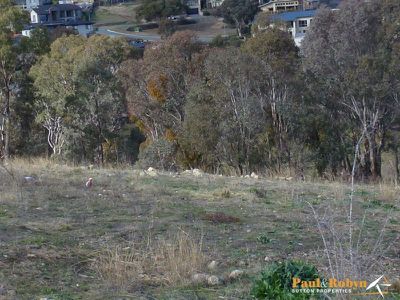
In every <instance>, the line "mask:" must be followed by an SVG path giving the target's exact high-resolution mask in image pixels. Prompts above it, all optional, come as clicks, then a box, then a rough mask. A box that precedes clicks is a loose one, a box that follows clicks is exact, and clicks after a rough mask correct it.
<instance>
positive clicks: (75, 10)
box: [22, 3, 93, 37]
mask: <svg viewBox="0 0 400 300" xmlns="http://www.w3.org/2000/svg"><path fill="white" fill-rule="evenodd" d="M30 18H31V23H30V24H29V25H28V26H26V28H25V29H24V30H23V31H22V34H23V35H24V36H28V37H29V36H30V34H31V33H30V32H31V30H33V29H34V28H36V27H40V26H42V27H47V28H48V29H50V30H51V29H54V28H57V27H64V28H67V29H75V30H76V31H77V32H78V33H79V34H80V35H83V36H88V35H90V34H91V33H92V32H93V22H90V21H85V20H84V19H83V15H82V9H81V7H79V6H78V5H75V4H70V3H63V4H51V5H39V6H37V7H35V8H33V9H32V10H31V12H30Z"/></svg>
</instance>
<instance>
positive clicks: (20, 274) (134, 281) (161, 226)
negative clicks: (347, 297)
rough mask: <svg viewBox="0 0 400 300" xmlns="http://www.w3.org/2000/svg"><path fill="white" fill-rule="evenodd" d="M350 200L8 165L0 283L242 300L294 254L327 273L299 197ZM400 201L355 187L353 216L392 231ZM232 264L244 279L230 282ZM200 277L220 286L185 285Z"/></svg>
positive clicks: (73, 293)
mask: <svg viewBox="0 0 400 300" xmlns="http://www.w3.org/2000/svg"><path fill="white" fill-rule="evenodd" d="M26 176H31V177H33V180H31V179H24V177H26ZM89 177H92V178H93V180H94V185H93V187H92V189H90V190H88V189H86V188H85V186H84V184H85V181H86V180H87V178H89ZM348 193H349V189H348V187H346V186H344V185H342V184H339V183H304V182H287V181H275V180H267V179H260V180H255V179H245V178H231V177H221V176H211V175H210V176H208V175H207V176H203V177H193V176H190V175H183V174H181V175H179V174H167V173H165V174H159V175H158V176H155V177H151V176H148V175H142V176H140V175H139V172H137V171H134V170H132V169H88V168H85V167H70V166H66V165H57V164H54V163H51V162H49V161H45V160H39V161H35V162H26V161H15V162H12V163H11V164H10V165H8V166H7V167H6V169H5V168H3V167H1V166H0V287H2V293H3V295H5V297H6V299H8V298H10V299H13V298H17V299H33V298H35V299H37V298H40V297H47V298H51V299H117V298H118V299H121V298H124V297H125V298H126V299H129V298H131V299H218V298H219V297H220V299H248V298H249V290H250V287H251V282H252V280H253V278H254V277H255V276H256V275H257V274H258V273H259V271H260V270H261V269H262V268H264V267H265V266H266V265H267V264H269V263H270V262H272V261H280V260H283V259H286V258H288V257H289V258H298V259H303V260H307V261H309V262H312V263H314V264H316V265H317V266H318V267H319V268H320V269H321V270H322V271H324V270H325V267H326V264H325V263H324V261H323V259H322V258H321V257H320V255H316V254H315V251H318V250H319V249H321V247H322V243H321V238H320V236H319V233H318V229H317V227H316V226H315V220H314V217H313V215H312V213H311V212H310V209H309V208H308V206H307V204H306V203H305V201H309V202H311V203H312V204H313V205H315V207H316V208H319V207H323V205H325V204H344V205H345V204H346V203H347V200H346V199H347V195H348ZM397 197H398V192H397V190H395V189H394V188H393V187H379V186H358V187H357V193H356V203H355V215H359V216H361V215H362V214H363V212H364V210H365V208H366V207H367V209H368V210H369V212H370V213H368V220H367V226H368V227H367V228H369V229H376V230H378V232H379V226H380V223H381V221H382V220H384V219H385V217H386V215H387V212H388V210H389V209H390V210H391V214H392V215H391V216H390V219H389V222H388V225H387V232H388V236H389V237H391V236H395V235H396V234H398V232H399V230H400V224H399V222H398V220H399V216H400V213H399V207H398V202H397ZM371 231H373V230H371ZM399 246H400V245H399V244H398V243H397V244H396V245H395V247H393V249H394V250H393V251H391V252H389V253H388V254H387V255H386V257H385V258H382V260H383V261H382V264H383V265H387V266H390V267H388V268H387V272H386V275H387V276H390V275H398V274H399V271H400V267H399V265H400V264H399V262H400V259H399V253H398V249H399ZM396 249H397V250H396ZM396 251H397V252H396ZM213 260H215V261H217V263H218V265H217V267H216V269H214V270H211V271H210V270H208V269H207V264H208V263H209V262H211V261H213ZM234 269H242V270H244V271H245V276H243V277H242V278H241V279H239V280H238V281H233V282H230V281H229V280H227V275H228V274H229V272H230V271H232V270H234ZM202 272H207V273H209V274H214V275H217V276H219V277H220V278H222V279H225V280H223V283H222V284H221V285H217V286H207V285H204V284H199V285H195V284H192V283H191V280H190V274H193V275H194V274H195V273H202ZM121 274H122V275H121ZM0 297H1V296H0Z"/></svg>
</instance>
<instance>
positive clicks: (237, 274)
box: [229, 270, 244, 280]
mask: <svg viewBox="0 0 400 300" xmlns="http://www.w3.org/2000/svg"><path fill="white" fill-rule="evenodd" d="M243 273H244V272H243V271H242V270H234V271H232V272H231V273H230V274H229V279H231V280H235V279H238V278H239V277H240V276H242V275H243Z"/></svg>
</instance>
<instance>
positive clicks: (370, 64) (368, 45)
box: [302, 0, 400, 179]
mask: <svg viewBox="0 0 400 300" xmlns="http://www.w3.org/2000/svg"><path fill="white" fill-rule="evenodd" d="M399 15H400V6H399V4H398V1H395V0H385V1H377V0H374V1H361V2H360V1H357V0H349V1H345V2H343V3H342V5H341V6H340V9H339V10H337V11H330V10H328V9H322V10H320V12H319V13H318V14H317V16H316V18H315V19H314V21H313V23H312V26H311V29H310V32H309V33H308V34H307V35H306V38H305V40H304V41H303V47H302V53H303V56H304V68H305V70H306V72H307V73H308V74H310V75H311V77H310V78H311V80H312V81H313V82H314V84H313V85H312V86H313V87H314V88H315V97H317V98H318V99H320V100H321V101H320V103H321V105H323V106H324V108H325V109H326V110H329V111H331V114H332V115H334V116H337V117H335V118H334V119H336V122H338V125H339V122H346V124H347V126H346V127H347V131H345V132H344V133H345V134H346V135H345V134H342V135H341V138H342V139H350V140H351V141H352V142H353V145H354V146H356V148H357V149H358V150H357V156H358V162H359V164H358V165H359V168H358V169H357V174H358V175H359V177H362V178H364V179H371V178H372V179H379V178H380V177H381V154H382V150H383V148H384V146H385V141H386V137H387V133H388V129H389V128H390V127H391V125H392V123H393V121H394V120H395V116H396V114H397V112H398V110H397V107H398V101H397V100H398V92H399V80H398V64H397V62H398V49H399V45H400V44H399V42H400V40H399V35H398V32H400V23H399V22H398V18H399ZM394 19H395V21H394ZM334 119H333V120H334Z"/></svg>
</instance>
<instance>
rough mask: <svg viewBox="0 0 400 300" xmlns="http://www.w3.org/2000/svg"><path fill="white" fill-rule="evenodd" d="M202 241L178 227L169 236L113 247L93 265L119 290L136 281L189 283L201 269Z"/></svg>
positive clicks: (155, 283) (172, 284)
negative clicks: (176, 231)
mask: <svg viewBox="0 0 400 300" xmlns="http://www.w3.org/2000/svg"><path fill="white" fill-rule="evenodd" d="M202 247H203V241H202V238H200V240H196V239H194V238H192V237H190V236H189V234H187V233H186V232H184V231H182V230H180V231H179V232H178V233H177V234H176V235H175V236H173V237H172V238H171V239H163V240H161V241H151V240H150V239H149V240H148V243H147V245H146V246H145V247H143V246H137V245H131V246H129V247H124V248H122V247H120V246H119V247H115V248H113V249H108V250H106V251H104V252H103V253H101V254H100V255H98V257H97V258H96V259H95V260H94V261H93V263H92V268H93V269H94V270H95V271H96V273H97V274H98V275H99V277H100V278H102V279H103V280H104V281H105V282H106V283H107V284H109V285H111V286H113V287H117V288H119V289H121V290H123V289H127V288H128V287H129V286H132V285H135V284H148V285H159V284H163V285H171V286H177V285H182V284H188V283H189V281H190V278H191V277H192V275H193V274H195V273H197V272H200V271H201V270H203V268H204V265H205V262H206V257H205V255H204V253H203V249H202Z"/></svg>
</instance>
